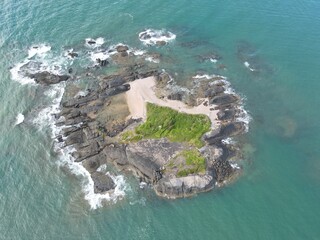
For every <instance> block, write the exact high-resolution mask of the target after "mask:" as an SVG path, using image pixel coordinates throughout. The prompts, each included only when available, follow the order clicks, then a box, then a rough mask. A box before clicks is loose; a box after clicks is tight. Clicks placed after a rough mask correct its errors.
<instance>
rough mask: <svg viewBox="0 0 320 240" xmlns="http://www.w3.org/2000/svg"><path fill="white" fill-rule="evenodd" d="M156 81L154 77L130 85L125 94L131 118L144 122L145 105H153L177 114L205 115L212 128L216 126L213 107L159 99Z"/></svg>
mask: <svg viewBox="0 0 320 240" xmlns="http://www.w3.org/2000/svg"><path fill="white" fill-rule="evenodd" d="M155 85H156V80H155V78H154V77H148V78H143V79H138V80H135V81H133V82H131V83H130V90H129V91H127V92H126V99H127V103H128V107H129V111H130V116H129V117H132V118H142V119H143V120H146V117H147V109H146V103H147V102H149V103H154V104H156V105H159V106H163V107H170V108H172V109H174V110H177V111H179V112H183V113H188V114H205V115H207V116H208V117H209V119H210V120H211V125H212V127H214V126H215V125H216V124H217V113H218V110H212V111H211V110H210V108H213V107H214V106H212V105H211V106H204V105H203V104H200V105H199V106H196V107H190V106H188V105H186V104H184V103H183V102H181V101H178V100H169V99H159V98H158V97H157V96H156V94H155V91H154V89H155Z"/></svg>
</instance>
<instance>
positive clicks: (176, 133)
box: [122, 103, 211, 147]
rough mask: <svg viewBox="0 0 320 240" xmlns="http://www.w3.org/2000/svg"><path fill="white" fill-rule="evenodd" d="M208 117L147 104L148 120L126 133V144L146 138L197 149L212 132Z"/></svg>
mask: <svg viewBox="0 0 320 240" xmlns="http://www.w3.org/2000/svg"><path fill="white" fill-rule="evenodd" d="M210 126H211V122H210V120H209V118H208V117H207V116H206V115H202V114H195V115H193V114H186V113H180V112H178V111H176V110H173V109H171V108H169V107H161V106H158V105H155V104H152V103H147V120H146V122H145V123H143V124H141V125H139V126H138V127H136V129H135V130H133V131H128V132H125V133H124V134H123V135H122V139H123V140H124V141H126V142H132V141H139V140H141V139H144V138H164V137H166V138H168V139H169V140H170V141H172V142H186V143H189V144H190V145H192V146H195V147H201V146H203V142H202V140H201V137H202V135H203V134H204V133H206V132H208V131H209V130H210Z"/></svg>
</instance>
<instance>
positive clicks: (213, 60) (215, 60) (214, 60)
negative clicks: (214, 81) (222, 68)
mask: <svg viewBox="0 0 320 240" xmlns="http://www.w3.org/2000/svg"><path fill="white" fill-rule="evenodd" d="M210 62H212V63H217V62H218V60H217V59H215V58H210Z"/></svg>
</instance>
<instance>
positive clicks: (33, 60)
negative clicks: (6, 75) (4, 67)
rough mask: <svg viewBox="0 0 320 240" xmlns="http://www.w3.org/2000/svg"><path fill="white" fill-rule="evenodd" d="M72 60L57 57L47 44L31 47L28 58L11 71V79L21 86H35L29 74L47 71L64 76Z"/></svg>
mask: <svg viewBox="0 0 320 240" xmlns="http://www.w3.org/2000/svg"><path fill="white" fill-rule="evenodd" d="M70 63H71V62H70V60H69V59H68V58H67V57H65V56H55V55H53V54H52V53H51V47H50V46H49V45H47V44H39V45H34V46H31V47H30V48H29V50H28V57H26V58H25V59H24V60H23V61H21V62H19V63H17V64H16V65H15V66H14V67H13V68H12V69H11V70H10V73H11V78H12V80H14V81H17V82H19V83H20V84H22V85H24V84H35V82H34V80H33V79H32V78H30V77H28V76H27V75H28V74H34V73H37V72H43V71H47V72H50V73H53V74H63V73H64V72H65V71H66V69H67V68H68V67H69V65H70Z"/></svg>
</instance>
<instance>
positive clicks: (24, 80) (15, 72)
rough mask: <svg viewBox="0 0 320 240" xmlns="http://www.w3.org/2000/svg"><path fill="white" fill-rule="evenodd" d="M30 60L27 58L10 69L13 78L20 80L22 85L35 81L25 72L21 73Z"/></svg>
mask: <svg viewBox="0 0 320 240" xmlns="http://www.w3.org/2000/svg"><path fill="white" fill-rule="evenodd" d="M28 62H29V61H27V60H25V61H23V62H21V63H18V64H16V65H15V66H14V67H13V68H11V69H10V73H11V78H12V80H14V81H17V82H19V83H20V84H21V85H25V84H34V83H35V82H34V80H33V79H32V78H29V77H26V76H24V75H23V74H21V71H20V69H21V67H22V66H24V65H26V64H27V63H28Z"/></svg>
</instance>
